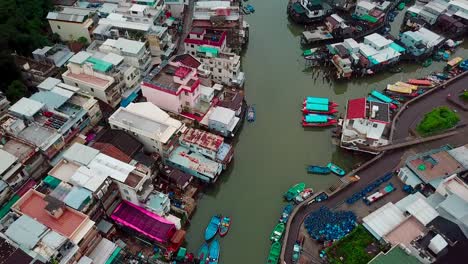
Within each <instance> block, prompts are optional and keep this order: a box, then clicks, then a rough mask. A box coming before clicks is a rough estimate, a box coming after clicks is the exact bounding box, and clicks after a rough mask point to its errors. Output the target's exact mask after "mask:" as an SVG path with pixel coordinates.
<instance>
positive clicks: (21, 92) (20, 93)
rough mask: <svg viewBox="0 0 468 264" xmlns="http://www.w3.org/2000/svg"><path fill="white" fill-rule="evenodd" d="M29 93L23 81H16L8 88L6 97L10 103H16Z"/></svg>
mask: <svg viewBox="0 0 468 264" xmlns="http://www.w3.org/2000/svg"><path fill="white" fill-rule="evenodd" d="M27 92H28V89H27V88H26V86H24V84H23V83H22V82H21V81H19V80H14V81H13V82H11V84H10V85H9V86H8V88H7V90H6V93H5V95H6V97H7V98H8V100H9V101H10V102H12V103H15V102H16V101H18V100H19V99H21V98H22V97H24V96H25V95H26V94H27Z"/></svg>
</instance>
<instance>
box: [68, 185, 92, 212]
mask: <svg viewBox="0 0 468 264" xmlns="http://www.w3.org/2000/svg"><path fill="white" fill-rule="evenodd" d="M90 200H91V191H89V190H87V189H85V188H82V187H73V188H72V189H71V191H70V192H69V193H68V194H67V196H65V198H64V199H63V202H64V203H65V204H66V205H68V206H70V207H71V208H74V209H76V210H81V208H82V206H83V205H85V204H87V203H88V202H89V201H90Z"/></svg>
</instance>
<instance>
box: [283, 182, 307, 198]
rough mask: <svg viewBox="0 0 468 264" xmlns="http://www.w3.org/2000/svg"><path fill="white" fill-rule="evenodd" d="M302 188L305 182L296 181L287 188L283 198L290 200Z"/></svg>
mask: <svg viewBox="0 0 468 264" xmlns="http://www.w3.org/2000/svg"><path fill="white" fill-rule="evenodd" d="M304 189H305V183H303V182H301V183H298V184H296V185H294V186H293V187H291V188H289V190H288V191H287V192H286V193H285V194H284V199H286V200H287V201H292V200H293V199H294V198H296V196H297V195H299V193H301V192H302V191H303V190H304Z"/></svg>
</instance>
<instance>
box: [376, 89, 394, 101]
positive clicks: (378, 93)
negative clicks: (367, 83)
mask: <svg viewBox="0 0 468 264" xmlns="http://www.w3.org/2000/svg"><path fill="white" fill-rule="evenodd" d="M371 95H372V96H374V97H375V98H377V99H379V100H380V101H382V102H384V103H391V102H393V100H392V98H390V97H388V96H386V95H384V94H382V93H381V92H379V91H376V90H373V91H372V92H371Z"/></svg>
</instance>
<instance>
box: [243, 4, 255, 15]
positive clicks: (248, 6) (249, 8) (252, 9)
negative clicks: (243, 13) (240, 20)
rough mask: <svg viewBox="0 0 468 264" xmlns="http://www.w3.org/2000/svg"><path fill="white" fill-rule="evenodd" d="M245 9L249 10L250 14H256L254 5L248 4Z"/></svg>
mask: <svg viewBox="0 0 468 264" xmlns="http://www.w3.org/2000/svg"><path fill="white" fill-rule="evenodd" d="M245 8H247V10H249V12H250V13H255V8H254V7H253V5H251V4H248V5H246V6H245Z"/></svg>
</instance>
